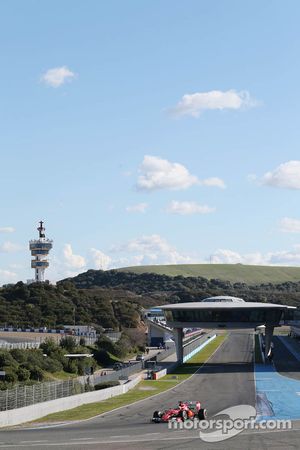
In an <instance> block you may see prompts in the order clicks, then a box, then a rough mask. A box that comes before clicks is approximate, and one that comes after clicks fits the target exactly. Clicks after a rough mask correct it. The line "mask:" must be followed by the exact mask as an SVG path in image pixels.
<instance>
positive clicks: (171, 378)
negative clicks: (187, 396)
mask: <svg viewBox="0 0 300 450" xmlns="http://www.w3.org/2000/svg"><path fill="white" fill-rule="evenodd" d="M225 338H226V335H221V336H217V337H216V338H215V339H214V340H213V341H212V342H210V343H209V344H207V346H206V347H204V349H202V350H200V351H199V352H198V353H197V354H196V355H195V356H193V357H192V358H191V359H190V360H189V361H188V362H187V363H185V364H182V365H181V366H179V367H177V368H176V369H175V370H174V371H173V372H172V373H170V374H168V375H166V376H165V377H163V378H161V379H160V380H157V381H154V380H145V381H141V382H140V383H139V384H138V385H137V386H136V387H135V388H133V389H132V390H130V391H129V392H127V393H126V394H122V395H118V396H116V397H113V398H110V399H108V400H102V401H101V402H96V403H89V404H86V405H81V406H78V407H77V408H73V409H68V410H66V411H61V412H58V413H54V414H49V415H48V416H45V417H42V418H40V419H37V420H35V421H34V422H61V421H72V420H83V419H89V418H91V417H93V416H96V415H99V414H102V413H105V412H108V411H112V410H114V409H116V408H120V407H121V406H126V405H130V404H131V403H134V402H136V401H138V400H143V399H145V398H148V397H151V396H152V395H155V394H159V393H161V392H164V391H167V390H168V389H171V388H173V387H175V386H176V385H177V384H179V383H180V382H181V381H184V380H186V379H188V378H189V377H191V376H192V375H193V374H194V373H195V372H196V371H197V370H198V369H199V367H200V366H201V365H202V364H204V363H205V361H207V359H208V358H209V357H210V356H211V355H212V354H213V353H214V352H215V351H216V349H217V348H218V347H219V346H220V345H221V344H222V342H223V341H224V339H225Z"/></svg>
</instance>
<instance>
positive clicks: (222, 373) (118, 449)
mask: <svg viewBox="0 0 300 450" xmlns="http://www.w3.org/2000/svg"><path fill="white" fill-rule="evenodd" d="M197 399H199V400H200V401H201V402H202V404H203V406H205V407H206V408H207V409H208V411H209V415H210V416H213V415H214V414H215V413H218V412H219V411H221V410H222V409H224V408H228V407H230V406H234V405H240V404H248V405H253V406H255V382H254V375H253V335H252V334H248V333H245V332H242V333H237V332H235V333H231V334H230V335H229V336H228V338H227V339H226V340H225V342H224V343H223V344H222V345H221V347H220V348H219V349H218V350H217V351H216V352H215V354H214V355H213V356H212V357H211V358H210V360H209V361H208V364H206V365H204V366H203V367H202V368H201V369H200V370H199V372H198V373H196V374H195V375H194V376H193V377H192V378H190V379H189V380H187V381H185V382H184V383H182V384H180V385H178V386H177V387H175V388H174V389H172V390H170V391H168V392H165V393H163V394H160V395H158V396H156V397H153V398H150V399H146V400H143V401H142V402H140V403H137V404H135V405H131V406H127V407H124V408H121V409H119V410H116V411H115V412H113V411H112V412H110V413H105V414H104V415H102V416H100V417H97V418H94V419H90V420H87V421H83V422H80V423H76V424H74V423H73V424H68V425H63V426H58V427H47V428H39V429H28V428H23V429H22V428H21V427H19V428H18V429H11V430H5V431H2V432H1V443H0V449H1V448H5V449H9V448H23V449H31V448H37V449H53V448H54V449H55V448H57V449H60V448H66V449H67V448H74V449H82V450H84V449H91V450H94V449H107V450H123V449H132V450H143V449H145V450H146V449H157V450H158V449H180V450H181V449H198V448H200V449H205V450H207V449H212V450H216V449H228V450H229V449H230V450H233V449H236V450H241V449H247V450H248V449H255V450H257V449H260V448H262V449H265V448H266V449H267V448H270V447H272V448H273V449H278V450H279V448H280V449H282V448H283V447H284V448H285V450H288V449H289V448H299V447H297V446H295V445H296V443H297V445H298V442H299V441H298V439H299V435H300V433H299V431H298V430H297V424H295V428H294V430H293V431H292V432H283V431H280V435H279V434H278V432H272V433H268V432H264V433H262V432H254V431H245V432H243V433H242V434H241V435H239V436H237V437H235V438H232V439H230V440H228V441H224V442H220V443H216V444H207V443H205V442H203V441H201V440H200V439H199V432H198V431H197V430H176V431H175V430H169V429H168V428H167V425H166V424H153V423H150V418H151V415H152V412H153V411H154V410H155V409H164V408H166V407H169V406H174V404H176V403H177V402H178V400H197ZM277 444H278V445H277Z"/></svg>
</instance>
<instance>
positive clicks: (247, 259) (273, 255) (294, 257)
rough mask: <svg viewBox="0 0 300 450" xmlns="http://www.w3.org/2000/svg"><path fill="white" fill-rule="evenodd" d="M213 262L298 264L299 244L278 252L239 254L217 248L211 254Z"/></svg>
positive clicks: (273, 264) (299, 257) (299, 255)
mask: <svg viewBox="0 0 300 450" xmlns="http://www.w3.org/2000/svg"><path fill="white" fill-rule="evenodd" d="M211 262H212V263H214V264H238V263H240V264H250V265H251V264H253V265H265V266H300V245H295V246H294V247H293V248H292V249H291V250H282V251H279V252H267V253H266V254H263V253H260V252H254V253H248V254H244V255H243V254H240V253H238V252H235V251H232V250H228V249H218V250H217V251H216V252H214V254H213V255H211Z"/></svg>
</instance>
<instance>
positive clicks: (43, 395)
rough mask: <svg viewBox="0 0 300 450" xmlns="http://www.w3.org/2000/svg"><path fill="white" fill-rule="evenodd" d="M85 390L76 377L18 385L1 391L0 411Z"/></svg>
mask: <svg viewBox="0 0 300 450" xmlns="http://www.w3.org/2000/svg"><path fill="white" fill-rule="evenodd" d="M83 392H86V387H85V385H84V384H82V383H80V382H78V380H77V379H76V378H74V379H69V380H66V381H49V382H45V383H36V384H33V385H31V386H20V385H17V386H16V387H15V388H13V389H7V390H5V391H0V411H6V410H10V409H16V408H22V407H24V406H29V405H35V404H36V403H41V402H47V401H48V400H56V399H58V398H63V397H69V396H71V395H75V394H81V393H83Z"/></svg>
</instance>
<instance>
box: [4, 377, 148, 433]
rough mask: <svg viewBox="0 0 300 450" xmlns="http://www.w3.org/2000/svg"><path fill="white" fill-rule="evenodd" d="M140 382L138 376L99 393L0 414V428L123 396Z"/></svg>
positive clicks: (95, 392) (75, 396) (76, 396)
mask: <svg viewBox="0 0 300 450" xmlns="http://www.w3.org/2000/svg"><path fill="white" fill-rule="evenodd" d="M140 381H141V376H140V375H138V376H137V377H135V378H134V379H133V380H131V381H128V383H125V384H122V385H120V386H114V387H111V388H107V389H103V390H100V391H93V392H86V393H84V394H79V395H73V396H72V397H67V398H60V399H57V400H50V401H48V402H43V403H38V404H36V405H31V406H26V407H24V408H18V409H13V410H10V411H1V412H0V428H3V427H8V426H13V425H18V424H21V423H24V422H29V421H32V420H35V419H39V418H40V417H44V416H47V415H48V414H52V413H56V412H60V411H65V410H67V409H72V408H76V407H77V406H80V405H84V404H87V403H95V402H100V401H101V400H107V399H108V398H112V397H115V396H116V395H121V394H125V393H126V392H128V391H129V390H130V389H132V388H134V387H135V386H136V385H137V384H138V383H139V382H140Z"/></svg>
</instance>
